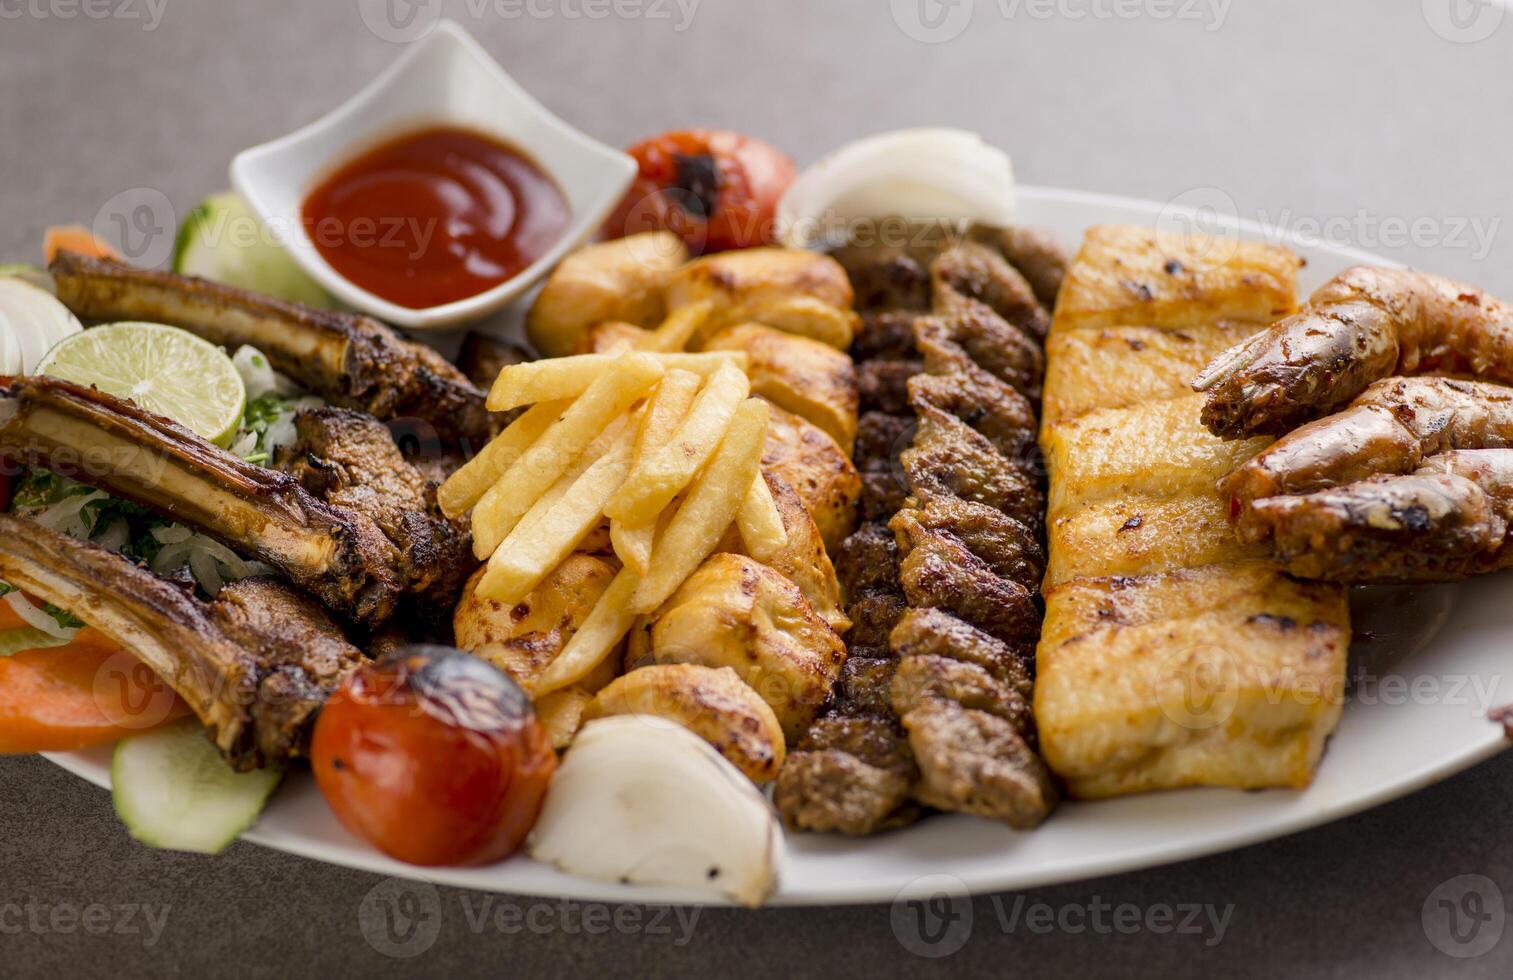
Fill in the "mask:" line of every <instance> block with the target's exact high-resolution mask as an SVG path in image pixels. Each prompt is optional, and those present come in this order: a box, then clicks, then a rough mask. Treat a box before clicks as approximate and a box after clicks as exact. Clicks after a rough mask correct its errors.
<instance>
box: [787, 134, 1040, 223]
mask: <svg viewBox="0 0 1513 980" xmlns="http://www.w3.org/2000/svg"><path fill="white" fill-rule="evenodd" d="M894 216H897V217H901V218H905V219H908V220H910V221H945V222H961V223H970V222H974V221H975V222H982V223H983V224H989V225H997V226H1000V227H1002V226H1005V225H1008V224H1010V223H1011V222H1012V221H1013V217H1014V166H1013V163H1012V162H1011V161H1010V159H1009V155H1008V154H1007V153H1005V152H1003V151H1002V150H1000V149H998V148H996V147H994V146H990V145H989V144H988V143H986V142H985V141H984V140H983V139H982V137H981V136H979V135H977V134H976V133H972V132H968V131H967V130H962V129H900V130H894V131H892V132H887V133H879V134H877V135H876V136H869V137H866V138H864V139H861V140H857V141H856V142H854V143H848V144H846V145H845V146H842V147H841V148H840V149H838V150H835V151H833V152H831V153H829V154H827V155H826V156H825V157H823V158H822V159H820V160H819V161H818V162H817V163H815V164H813V165H812V166H810V167H808V168H807V169H805V170H804V171H803V172H802V173H800V174H799V175H798V178H797V179H795V180H794V182H793V184H792V185H790V186H789V188H788V190H787V192H786V193H785V194H784V195H783V198H782V200H781V201H779V202H778V230H779V234H780V235H781V237H782V241H783V244H784V245H788V246H790V247H793V248H818V247H823V246H826V245H835V244H839V243H840V242H842V241H844V240H845V238H846V237H848V236H849V235H850V234H851V233H853V232H854V231H855V226H856V224H857V223H858V222H865V221H870V220H875V219H879V218H888V217H894Z"/></svg>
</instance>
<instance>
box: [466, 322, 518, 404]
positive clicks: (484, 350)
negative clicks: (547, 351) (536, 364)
mask: <svg viewBox="0 0 1513 980" xmlns="http://www.w3.org/2000/svg"><path fill="white" fill-rule="evenodd" d="M530 359H531V356H530V352H529V351H527V350H525V348H523V347H519V346H517V345H515V344H511V343H509V342H508V341H504V340H500V339H499V338H498V337H491V336H489V335H488V334H486V333H479V332H478V331H477V330H469V331H468V332H467V336H465V337H463V338H462V347H461V348H460V349H459V350H458V351H457V369H458V370H459V371H461V372H462V373H463V374H464V375H466V376H467V379H468V380H469V381H471V382H473V384H475V385H477V386H478V388H479V390H480V391H488V390H489V388H490V387H492V386H493V384H494V381H495V380H496V379H497V378H498V377H499V372H500V371H503V370H504V369H505V368H507V367H509V366H510V365H512V364H523V363H524V362H526V361H529V360H530Z"/></svg>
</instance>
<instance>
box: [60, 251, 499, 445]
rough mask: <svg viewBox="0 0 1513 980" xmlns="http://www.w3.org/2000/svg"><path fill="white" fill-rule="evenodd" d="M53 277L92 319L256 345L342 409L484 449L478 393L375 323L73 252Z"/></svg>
mask: <svg viewBox="0 0 1513 980" xmlns="http://www.w3.org/2000/svg"><path fill="white" fill-rule="evenodd" d="M51 272H52V274H53V278H54V280H55V281H56V282H57V288H58V298H59V299H60V300H62V301H63V303H64V305H66V306H68V308H69V309H71V310H73V311H74V312H75V313H76V314H78V315H79V316H80V317H82V318H84V319H86V320H97V321H98V320H150V321H152V322H154V323H169V324H173V325H175V326H179V327H183V328H184V329H185V330H188V331H190V332H191V333H194V334H197V335H199V336H201V337H203V338H205V339H206V340H208V341H210V342H211V343H213V344H220V345H222V346H225V347H230V348H235V347H237V346H240V345H242V344H250V345H252V346H253V347H256V348H258V349H259V350H261V351H262V352H263V353H264V354H267V355H268V360H269V362H270V363H271V364H272V365H273V367H274V368H275V369H276V370H278V371H280V372H282V373H283V374H286V375H288V376H289V377H290V378H293V379H294V380H295V381H296V382H298V383H299V384H300V385H302V386H304V387H305V388H307V389H308V390H310V391H312V392H314V393H315V394H317V395H320V396H321V397H322V398H325V399H326V400H327V401H329V402H332V403H334V404H337V405H340V406H342V407H343V408H355V409H358V410H359V411H363V412H367V413H368V414H370V415H375V416H377V417H378V418H380V419H385V420H388V419H396V418H403V417H411V416H413V417H416V418H421V419H424V420H426V421H427V422H429V423H431V424H432V425H433V426H435V427H436V429H437V430H438V431H439V432H440V433H441V434H443V435H447V436H463V437H466V438H467V439H469V440H471V441H473V442H474V443H475V444H476V445H480V446H481V445H482V441H483V440H486V439H487V438H488V437H489V435H490V428H489V418H488V412H487V411H485V410H484V407H483V392H482V391H480V390H479V389H478V388H476V387H475V386H474V385H473V383H472V382H470V381H468V379H467V378H466V377H464V376H463V374H462V372H461V371H459V370H457V368H455V367H453V366H452V365H451V364H450V363H449V362H447V360H446V359H445V358H443V357H442V356H441V355H440V354H438V353H436V352H435V351H433V350H431V348H429V347H426V346H425V345H423V344H416V343H412V342H410V341H408V340H405V339H404V338H403V337H401V336H400V335H399V334H398V333H396V332H395V331H394V330H393V329H391V328H390V327H388V326H386V325H384V324H382V323H380V322H378V321H377V320H374V319H372V318H371V317H365V316H359V315H357V314H354V313H345V312H338V311H334V310H318V309H314V308H312V307H308V306H302V305H300V304H298V303H289V302H285V301H283V300H279V299H275V298H273V297H271V296H262V295H258V294H256V293H249V292H246V291H244V290H240V289H234V288H232V287H230V286H223V285H221V284H219V283H214V282H210V281H208V280H205V279H195V278H190V277H186V276H177V275H174V274H173V273H169V272H159V271H156V270H152V269H137V268H133V267H132V266H129V265H126V264H124V263H121V262H114V261H111V260H110V259H98V258H93V257H91V256H86V255H80V254H78V253H77V252H67V251H65V252H60V253H59V254H58V257H57V258H55V259H54V260H53V262H52V266H51Z"/></svg>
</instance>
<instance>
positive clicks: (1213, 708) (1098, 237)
mask: <svg viewBox="0 0 1513 980" xmlns="http://www.w3.org/2000/svg"><path fill="white" fill-rule="evenodd" d="M1211 244H1212V249H1208V250H1205V249H1203V248H1198V247H1195V246H1194V245H1193V244H1192V243H1190V242H1188V241H1186V240H1184V239H1181V238H1167V237H1161V236H1158V235H1157V234H1156V233H1154V232H1152V231H1150V230H1148V229H1143V228H1135V227H1127V228H1125V227H1102V228H1095V229H1093V230H1092V231H1090V232H1089V233H1088V236H1087V239H1086V241H1085V242H1084V244H1083V247H1082V250H1081V252H1080V253H1079V255H1078V257H1077V259H1076V260H1075V262H1074V263H1073V265H1072V267H1071V269H1070V270H1069V271H1068V273H1067V277H1066V282H1065V285H1064V287H1063V291H1062V294H1061V300H1060V303H1059V305H1058V306H1057V309H1056V316H1055V319H1054V321H1053V323H1052V328H1051V335H1050V338H1049V340H1048V342H1047V351H1048V358H1049V363H1048V365H1047V374H1046V377H1047V381H1046V387H1045V395H1044V399H1045V406H1046V413H1045V420H1044V422H1043V424H1042V428H1041V434H1040V442H1041V448H1042V450H1043V451H1044V453H1045V457H1046V463H1047V469H1048V471H1049V476H1050V494H1049V500H1050V505H1049V511H1048V515H1047V531H1048V538H1049V556H1048V557H1049V560H1048V566H1047V574H1046V580H1045V588H1044V593H1045V597H1046V613H1045V624H1044V628H1043V632H1042V635H1041V639H1040V644H1039V647H1038V650H1037V655H1036V660H1037V665H1038V674H1037V680H1036V687H1035V717H1036V720H1037V722H1038V725H1039V731H1040V746H1041V750H1042V752H1043V754H1044V756H1045V759H1046V761H1047V762H1048V763H1049V764H1050V766H1051V768H1052V769H1053V770H1054V771H1055V772H1056V774H1057V775H1058V776H1060V777H1061V779H1063V780H1064V781H1065V783H1066V785H1067V788H1068V790H1069V791H1070V792H1071V794H1072V795H1074V796H1080V797H1099V796H1110V795H1116V794H1121V793H1131V792H1140V791H1144V790H1154V789H1165V788H1172V787H1177V786H1192V785H1205V786H1237V787H1246V788H1261V787H1267V786H1302V785H1306V784H1307V783H1308V781H1309V780H1310V779H1311V778H1312V774H1313V769H1314V766H1315V765H1316V763H1317V762H1318V759H1319V757H1320V755H1321V753H1322V752H1323V748H1324V743H1325V740H1326V738H1327V737H1328V735H1329V733H1330V732H1331V731H1332V730H1333V729H1334V726H1335V724H1336V723H1337V721H1338V719H1339V714H1340V706H1341V699H1342V696H1343V678H1344V668H1345V658H1346V654H1347V651H1348V646H1349V638H1350V627H1349V620H1348V613H1347V609H1346V605H1345V596H1344V591H1343V590H1342V589H1340V588H1339V587H1337V586H1332V585H1324V584H1318V583H1300V582H1298V581H1296V580H1293V579H1291V578H1289V577H1288V576H1286V575H1284V574H1283V573H1282V572H1281V571H1280V570H1278V569H1277V568H1275V567H1274V566H1272V565H1270V564H1267V563H1265V562H1263V561H1259V560H1257V558H1258V552H1257V551H1256V550H1255V548H1254V547H1253V546H1249V545H1242V544H1240V543H1239V542H1238V541H1237V540H1236V539H1235V537H1234V534H1233V531H1232V530H1231V529H1230V526H1229V521H1228V517H1229V515H1228V508H1227V505H1226V504H1225V502H1224V501H1223V499H1222V498H1221V497H1220V495H1219V494H1218V492H1217V489H1216V484H1217V482H1218V481H1219V479H1221V478H1222V477H1223V476H1225V475H1226V474H1228V473H1229V472H1230V471H1232V470H1233V469H1234V468H1235V466H1237V465H1238V464H1240V463H1242V462H1244V461H1245V460H1247V459H1249V458H1250V457H1251V456H1253V455H1254V454H1255V453H1257V452H1258V451H1260V450H1261V449H1262V448H1264V447H1265V446H1266V445H1267V442H1268V440H1266V439H1253V440H1247V441H1244V442H1223V441H1221V440H1219V439H1218V438H1216V437H1214V436H1212V435H1210V434H1209V433H1208V432H1207V431H1206V430H1205V429H1204V428H1203V426H1202V425H1201V423H1200V422H1199V417H1198V416H1199V411H1200V409H1201V406H1202V399H1201V398H1195V397H1193V396H1192V395H1191V393H1190V392H1189V390H1188V389H1187V387H1186V382H1187V381H1188V380H1189V379H1190V377H1191V373H1192V365H1193V364H1203V363H1205V362H1206V361H1207V360H1208V358H1210V357H1211V356H1212V355H1213V354H1215V353H1217V352H1218V351H1220V350H1223V349H1224V348H1225V346H1226V345H1227V344H1229V343H1231V342H1232V338H1233V337H1234V336H1236V335H1237V334H1242V335H1243V333H1245V332H1248V331H1250V330H1253V329H1255V327H1256V325H1257V324H1259V323H1263V322H1270V321H1271V320H1273V319H1275V318H1277V317H1279V316H1285V315H1287V314H1288V313H1290V312H1291V311H1292V310H1293V308H1294V307H1295V305H1296V281H1295V279H1296V271H1297V268H1298V262H1297V259H1296V257H1295V256H1294V255H1293V254H1292V253H1291V252H1288V251H1287V250H1285V249H1281V248H1276V247H1273V246H1266V245H1250V244H1234V243H1225V242H1214V243H1211Z"/></svg>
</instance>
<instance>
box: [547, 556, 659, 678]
mask: <svg viewBox="0 0 1513 980" xmlns="http://www.w3.org/2000/svg"><path fill="white" fill-rule="evenodd" d="M640 583H641V576H639V575H637V574H636V573H635V572H634V571H632V570H631V569H629V568H622V569H620V571H619V573H618V574H616V575H615V580H614V581H613V582H611V583H609V588H607V589H605V590H604V594H603V595H601V596H600V597H599V601H598V602H596V603H594V608H593V609H592V610H590V612H589V614H588V616H587V617H585V618H584V620H583V625H581V626H579V627H578V632H576V633H574V634H573V638H572V639H570V640H568V641H567V646H565V647H563V648H562V652H561V653H559V654H557V659H555V660H553V661H552V662H551V664H550V665H549V666H548V667H547V668H546V670H544V671H542V672H541V676H540V677H538V678H536V683H535V684H534V685H533V688H532V692H531V693H532V695H533V696H534V697H538V698H539V697H541V696H542V695H543V694H550V693H551V692H553V691H556V690H560V689H561V688H564V687H567V686H568V685H569V684H576V683H578V682H579V681H581V680H583V679H584V678H585V677H587V676H589V675H590V674H592V673H593V672H594V668H596V667H598V666H599V665H600V664H601V663H603V662H604V659H605V658H606V657H608V656H609V655H610V654H611V653H613V652H614V650H615V647H617V646H619V644H620V641H621V640H622V639H624V638H625V634H626V633H628V632H630V628H631V625H632V624H633V623H635V621H636V614H635V613H633V612H631V611H630V608H629V600H630V597H631V595H632V594H633V593H634V592H635V591H636V588H637V586H639V585H640Z"/></svg>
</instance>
